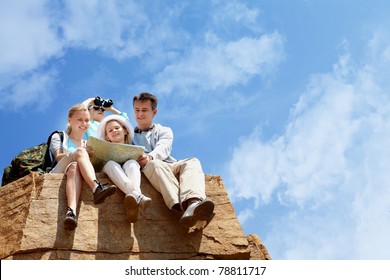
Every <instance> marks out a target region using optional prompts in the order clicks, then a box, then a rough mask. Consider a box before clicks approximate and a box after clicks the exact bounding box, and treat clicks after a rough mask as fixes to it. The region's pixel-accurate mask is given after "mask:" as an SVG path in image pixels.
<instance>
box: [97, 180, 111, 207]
mask: <svg viewBox="0 0 390 280" xmlns="http://www.w3.org/2000/svg"><path fill="white" fill-rule="evenodd" d="M95 182H96V183H97V184H98V186H97V188H96V190H95V192H94V193H93V202H94V203H95V204H100V203H103V202H104V200H105V199H106V198H107V197H109V196H110V195H113V194H114V193H115V192H116V186H115V185H108V184H103V185H102V184H101V183H100V182H99V181H95Z"/></svg>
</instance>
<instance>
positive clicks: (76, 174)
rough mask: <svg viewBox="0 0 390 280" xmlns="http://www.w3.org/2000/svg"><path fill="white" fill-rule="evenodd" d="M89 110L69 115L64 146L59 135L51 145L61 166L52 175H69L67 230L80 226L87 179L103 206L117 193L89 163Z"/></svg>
mask: <svg viewBox="0 0 390 280" xmlns="http://www.w3.org/2000/svg"><path fill="white" fill-rule="evenodd" d="M89 121H90V115H89V112H88V109H87V108H86V107H85V106H84V105H82V104H77V105H75V106H73V107H72V108H70V110H69V112H68V128H67V130H66V132H65V133H64V141H63V142H62V143H61V139H60V136H59V134H54V135H53V136H52V140H51V143H50V152H51V153H52V155H53V156H54V158H55V160H56V161H57V162H58V164H57V165H56V166H55V167H54V168H53V170H52V171H51V173H64V174H66V197H67V202H68V208H67V213H66V217H65V220H64V225H65V228H66V229H69V230H74V229H75V228H76V227H77V217H76V212H77V211H76V208H77V205H78V202H79V198H80V192H81V187H82V185H83V179H84V180H85V182H86V183H87V185H88V186H89V187H90V188H91V190H92V192H93V199H94V203H95V204H100V203H103V202H104V200H105V199H106V197H108V196H110V195H112V194H114V193H115V192H116V186H108V185H107V184H101V183H100V182H99V181H98V180H96V174H95V170H94V168H93V166H92V163H91V161H90V160H89V154H88V152H87V148H86V141H85V140H83V139H82V135H83V134H84V133H85V131H87V129H88V127H89Z"/></svg>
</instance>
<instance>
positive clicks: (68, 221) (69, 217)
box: [64, 207, 77, 230]
mask: <svg viewBox="0 0 390 280" xmlns="http://www.w3.org/2000/svg"><path fill="white" fill-rule="evenodd" d="M64 227H65V229H67V230H74V229H75V228H76V227H77V218H76V214H75V213H74V212H73V210H72V208H70V207H68V211H67V212H66V217H65V220H64Z"/></svg>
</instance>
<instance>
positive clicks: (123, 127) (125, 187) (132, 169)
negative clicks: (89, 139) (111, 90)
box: [97, 115, 152, 223]
mask: <svg viewBox="0 0 390 280" xmlns="http://www.w3.org/2000/svg"><path fill="white" fill-rule="evenodd" d="M133 135H134V132H133V127H132V126H131V124H130V122H129V121H128V120H127V119H126V118H124V117H123V116H120V115H110V116H108V117H105V118H104V119H103V120H102V121H101V123H100V125H99V127H98V131H97V136H98V138H99V139H102V140H106V141H110V142H113V143H121V144H131V141H132V139H133ZM102 171H103V172H104V173H106V174H107V176H108V177H109V178H110V179H111V180H112V181H113V182H114V184H115V185H116V186H118V188H119V189H120V190H121V191H123V192H124V193H125V194H126V196H125V200H124V206H125V212H126V216H127V218H128V220H129V221H130V222H131V223H135V222H136V221H137V220H138V209H139V208H141V209H146V208H147V207H148V206H149V205H150V203H151V201H152V200H151V199H150V198H149V197H147V196H144V195H143V194H142V193H141V188H140V185H141V171H140V165H139V163H138V162H137V161H135V160H128V161H126V162H125V163H124V164H123V166H121V165H120V164H119V163H117V162H115V161H112V160H110V161H108V162H107V163H106V164H105V165H104V167H103V170H102Z"/></svg>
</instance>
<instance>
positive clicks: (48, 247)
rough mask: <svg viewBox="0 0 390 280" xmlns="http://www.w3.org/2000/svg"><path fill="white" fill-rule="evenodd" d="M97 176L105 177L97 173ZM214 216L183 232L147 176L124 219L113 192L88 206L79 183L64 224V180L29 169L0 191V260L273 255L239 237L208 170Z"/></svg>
mask: <svg viewBox="0 0 390 280" xmlns="http://www.w3.org/2000/svg"><path fill="white" fill-rule="evenodd" d="M98 178H99V179H100V181H102V182H103V183H104V182H110V180H109V179H108V178H107V177H106V176H105V175H103V174H98ZM205 180H206V186H207V190H206V192H207V196H208V197H209V198H211V199H212V200H213V201H214V202H215V204H216V207H215V211H214V213H215V217H214V219H213V220H212V221H211V222H210V223H209V225H208V226H207V227H206V228H204V229H203V230H197V229H190V230H188V229H185V228H182V227H181V226H180V225H179V223H178V220H179V218H180V217H179V216H177V215H175V214H174V213H173V212H171V211H170V210H168V208H167V207H166V206H165V204H164V202H163V200H162V197H161V195H160V194H159V193H158V192H156V191H155V190H154V189H153V187H152V186H151V185H150V184H149V182H148V180H147V179H146V178H145V177H142V185H141V188H142V191H143V193H144V194H145V195H147V196H149V197H151V198H152V199H153V202H152V204H151V206H150V207H149V208H148V209H146V210H145V211H143V212H140V216H139V220H138V222H137V223H135V224H130V223H129V222H128V221H127V220H126V216H125V213H124V207H123V199H124V194H123V193H122V192H121V191H119V190H118V191H117V192H116V193H115V194H114V195H113V196H111V197H109V198H107V199H106V201H105V202H104V203H103V204H100V205H94V203H93V197H92V192H91V190H90V189H89V188H88V187H87V186H84V187H83V189H82V192H81V198H80V205H79V208H78V212H77V215H78V223H79V224H78V227H77V228H76V230H75V231H68V230H65V229H64V226H63V220H64V217H65V212H66V195H65V178H64V176H63V175H62V174H45V175H37V174H30V175H28V176H26V177H24V178H21V179H19V180H17V181H15V182H13V183H11V184H8V185H6V186H4V187H2V188H0V259H25V260H26V259H27V260H28V259H38V260H47V259H122V260H124V259H142V260H148V259H149V260H150V259H155V260H156V259H181V260H184V259H271V257H270V256H269V254H268V252H267V249H266V248H265V246H264V245H263V244H262V242H261V240H260V238H259V237H258V236H256V235H249V236H248V237H245V235H244V233H243V231H242V228H241V226H240V224H239V222H238V220H237V217H236V214H235V212H234V209H233V207H232V204H231V203H230V200H229V197H228V195H227V192H226V190H225V187H224V185H223V182H222V179H221V178H220V177H219V176H213V175H206V177H205Z"/></svg>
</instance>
